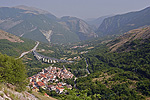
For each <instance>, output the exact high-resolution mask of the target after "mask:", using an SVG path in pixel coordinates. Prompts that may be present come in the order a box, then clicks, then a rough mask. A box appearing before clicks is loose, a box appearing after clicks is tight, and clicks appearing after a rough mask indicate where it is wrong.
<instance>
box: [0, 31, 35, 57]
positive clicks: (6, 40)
mask: <svg viewBox="0 0 150 100" xmlns="http://www.w3.org/2000/svg"><path fill="white" fill-rule="evenodd" d="M0 36H1V37H0V52H1V53H2V54H7V55H9V56H14V57H19V56H20V55H21V53H23V52H25V51H29V50H31V49H32V48H33V47H34V46H35V41H32V40H29V39H24V38H19V37H17V36H15V35H12V34H10V33H7V32H4V31H2V30H0Z"/></svg>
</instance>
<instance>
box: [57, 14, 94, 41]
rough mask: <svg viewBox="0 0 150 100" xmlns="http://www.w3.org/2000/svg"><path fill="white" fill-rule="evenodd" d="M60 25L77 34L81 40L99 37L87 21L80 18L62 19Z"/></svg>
mask: <svg viewBox="0 0 150 100" xmlns="http://www.w3.org/2000/svg"><path fill="white" fill-rule="evenodd" d="M60 23H61V24H62V25H63V26H65V27H66V28H67V29H68V30H70V31H72V32H74V33H76V34H77V35H78V37H79V39H80V40H87V39H90V38H94V37H97V35H96V33H95V32H94V31H93V30H92V28H91V27H90V26H89V25H88V24H87V23H86V22H85V21H83V20H81V19H79V18H76V17H70V16H64V17H62V18H61V22H60Z"/></svg>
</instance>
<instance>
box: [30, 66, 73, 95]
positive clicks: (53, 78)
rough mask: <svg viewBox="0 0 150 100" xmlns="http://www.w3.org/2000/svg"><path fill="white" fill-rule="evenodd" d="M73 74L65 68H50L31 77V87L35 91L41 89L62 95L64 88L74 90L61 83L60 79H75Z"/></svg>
mask: <svg viewBox="0 0 150 100" xmlns="http://www.w3.org/2000/svg"><path fill="white" fill-rule="evenodd" d="M73 76H74V75H73V74H72V73H71V72H69V71H67V70H66V68H65V67H64V66H63V68H57V67H52V66H49V67H48V68H44V69H42V72H39V73H38V74H36V75H33V76H32V77H29V80H30V86H31V87H32V89H33V90H35V91H39V88H40V87H41V88H43V89H45V90H46V89H48V90H49V91H52V90H54V91H56V92H57V93H59V94H60V93H62V92H63V90H64V86H66V87H67V88H68V89H72V86H71V85H68V84H67V83H63V82H60V81H59V79H62V80H63V79H71V78H73Z"/></svg>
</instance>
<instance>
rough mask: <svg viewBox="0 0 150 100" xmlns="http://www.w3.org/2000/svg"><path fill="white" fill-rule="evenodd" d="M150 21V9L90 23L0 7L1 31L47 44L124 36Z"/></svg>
mask: <svg viewBox="0 0 150 100" xmlns="http://www.w3.org/2000/svg"><path fill="white" fill-rule="evenodd" d="M149 18H150V7H148V8H146V9H144V10H141V11H136V12H130V13H126V14H121V15H115V16H111V15H110V16H103V17H100V18H98V19H92V20H90V21H87V22H85V21H83V20H82V19H79V18H76V17H70V16H64V17H62V18H57V17H56V16H54V15H53V14H51V13H49V12H47V11H44V10H41V9H37V8H33V7H27V6H22V5H21V6H16V7H0V29H2V30H4V31H6V32H9V33H11V34H14V35H16V36H20V37H24V38H29V39H32V40H36V41H37V40H38V41H41V42H47V43H48V42H50V43H71V42H79V41H82V40H88V39H91V38H95V37H98V36H99V37H102V36H107V35H110V36H112V35H120V34H123V33H125V32H128V31H130V30H132V29H136V28H140V27H145V26H148V25H150V19H149ZM98 26H99V27H98ZM97 28H98V29H97Z"/></svg>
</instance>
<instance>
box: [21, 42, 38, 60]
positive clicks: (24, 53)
mask: <svg viewBox="0 0 150 100" xmlns="http://www.w3.org/2000/svg"><path fill="white" fill-rule="evenodd" d="M36 42H37V43H36V45H35V47H34V48H33V49H31V50H30V51H26V52H23V53H22V54H21V55H20V57H19V58H22V57H23V56H24V55H26V54H28V53H29V52H32V51H35V50H36V48H37V47H38V45H39V43H40V42H39V41H36Z"/></svg>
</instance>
